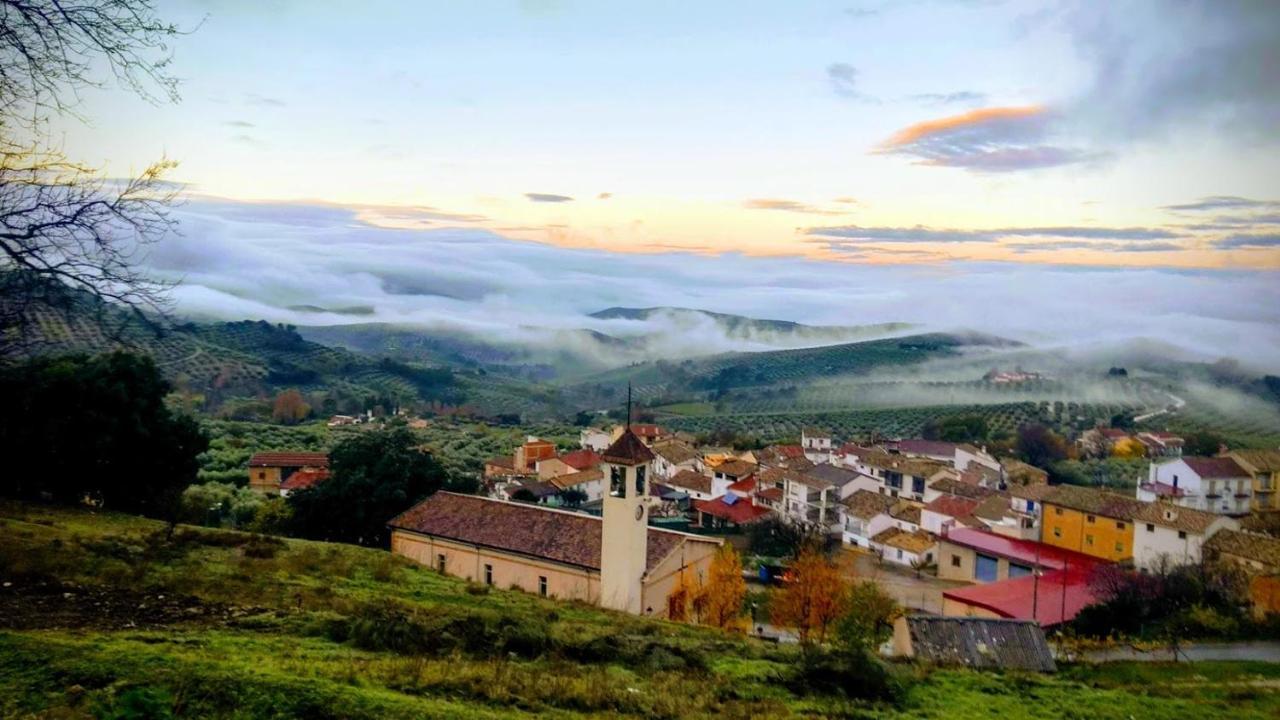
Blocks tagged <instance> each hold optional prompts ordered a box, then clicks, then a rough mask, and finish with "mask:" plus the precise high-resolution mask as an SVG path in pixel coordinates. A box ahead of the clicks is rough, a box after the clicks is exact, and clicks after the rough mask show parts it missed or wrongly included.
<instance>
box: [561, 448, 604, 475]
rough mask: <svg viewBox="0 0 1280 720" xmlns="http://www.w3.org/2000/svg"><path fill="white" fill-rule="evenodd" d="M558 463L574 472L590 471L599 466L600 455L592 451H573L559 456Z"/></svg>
mask: <svg viewBox="0 0 1280 720" xmlns="http://www.w3.org/2000/svg"><path fill="white" fill-rule="evenodd" d="M560 462H562V463H564V464H565V465H568V466H569V467H571V468H573V469H574V470H590V469H591V468H594V467H596V466H597V465H599V464H600V455H599V454H597V453H596V452H595V451H594V450H586V449H584V450H574V451H573V452H567V453H565V454H563V455H561V456H560Z"/></svg>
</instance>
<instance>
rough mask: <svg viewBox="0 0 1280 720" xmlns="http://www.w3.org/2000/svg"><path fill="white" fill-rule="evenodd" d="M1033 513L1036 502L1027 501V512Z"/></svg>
mask: <svg viewBox="0 0 1280 720" xmlns="http://www.w3.org/2000/svg"><path fill="white" fill-rule="evenodd" d="M1035 511H1036V501H1035V500H1028V501H1027V512H1035Z"/></svg>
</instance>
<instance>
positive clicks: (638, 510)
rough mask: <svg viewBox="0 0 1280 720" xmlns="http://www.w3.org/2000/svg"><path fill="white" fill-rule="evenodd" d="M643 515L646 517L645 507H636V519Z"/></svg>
mask: <svg viewBox="0 0 1280 720" xmlns="http://www.w3.org/2000/svg"><path fill="white" fill-rule="evenodd" d="M642 517H644V508H643V507H637V508H636V520H639V519H640V518H642Z"/></svg>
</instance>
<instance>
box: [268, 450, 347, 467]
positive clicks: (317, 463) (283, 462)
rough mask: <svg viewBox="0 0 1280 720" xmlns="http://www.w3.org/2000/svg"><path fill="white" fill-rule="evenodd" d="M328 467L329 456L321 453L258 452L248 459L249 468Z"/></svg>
mask: <svg viewBox="0 0 1280 720" xmlns="http://www.w3.org/2000/svg"><path fill="white" fill-rule="evenodd" d="M308 466H314V467H329V455H328V454H327V453H322V452H259V453H254V454H253V457H251V458H249V467H308Z"/></svg>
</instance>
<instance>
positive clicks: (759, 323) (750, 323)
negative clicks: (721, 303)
mask: <svg viewBox="0 0 1280 720" xmlns="http://www.w3.org/2000/svg"><path fill="white" fill-rule="evenodd" d="M589 317H592V318H595V319H597V320H636V321H649V320H662V319H672V320H676V321H679V320H686V321H692V322H698V321H703V320H710V321H712V322H715V323H716V324H717V325H719V326H720V327H721V328H723V329H724V331H725V333H726V335H727V336H728V337H730V338H734V339H743V340H747V339H752V338H753V336H758V335H762V334H769V333H773V334H783V335H786V334H789V335H792V336H795V337H797V338H806V337H807V338H813V339H818V338H821V337H823V336H831V337H832V338H833V339H834V340H833V341H835V342H842V341H843V342H847V341H848V340H851V339H857V338H869V337H873V336H877V335H887V334H891V333H898V332H903V331H906V330H909V329H911V328H912V327H914V326H913V325H912V324H911V323H902V322H887V323H875V324H872V325H807V324H804V323H800V322H795V321H792V320H767V319H761V318H753V317H747V316H745V315H733V314H729V313H720V312H713V311H711V310H701V309H698V308H685V307H673V306H657V307H647V308H633V307H620V306H615V307H610V308H605V309H604V310H599V311H596V312H593V313H591V314H590V315H589Z"/></svg>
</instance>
